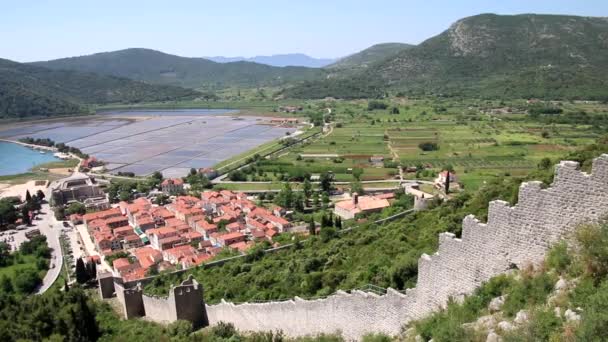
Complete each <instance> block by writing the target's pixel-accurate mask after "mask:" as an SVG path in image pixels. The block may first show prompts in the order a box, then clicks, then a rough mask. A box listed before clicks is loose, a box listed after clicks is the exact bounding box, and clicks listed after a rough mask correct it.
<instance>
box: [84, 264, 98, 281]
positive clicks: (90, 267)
mask: <svg viewBox="0 0 608 342" xmlns="http://www.w3.org/2000/svg"><path fill="white" fill-rule="evenodd" d="M86 266H87V267H86V268H87V274H88V276H89V279H97V264H96V263H95V261H92V260H91V261H89V262H87V265H86Z"/></svg>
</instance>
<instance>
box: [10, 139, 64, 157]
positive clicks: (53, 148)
mask: <svg viewBox="0 0 608 342" xmlns="http://www.w3.org/2000/svg"><path fill="white" fill-rule="evenodd" d="M0 141H1V142H7V143H13V144H17V145H21V146H23V147H29V148H31V149H33V150H46V151H53V152H57V147H51V146H42V145H35V144H28V143H24V142H21V141H18V140H9V139H3V138H0ZM55 158H57V157H55ZM57 159H61V158H57Z"/></svg>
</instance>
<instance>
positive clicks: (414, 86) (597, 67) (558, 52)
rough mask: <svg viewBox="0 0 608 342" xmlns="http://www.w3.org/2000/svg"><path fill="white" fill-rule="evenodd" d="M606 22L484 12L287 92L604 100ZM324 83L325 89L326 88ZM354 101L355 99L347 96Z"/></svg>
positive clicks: (301, 94)
mask: <svg viewBox="0 0 608 342" xmlns="http://www.w3.org/2000/svg"><path fill="white" fill-rule="evenodd" d="M606 76H608V19H606V18H592V17H576V16H561V15H536V14H523V15H513V16H501V15H495V14H482V15H477V16H473V17H468V18H464V19H461V20H459V21H457V22H456V23H454V24H453V25H452V26H450V28H448V29H447V30H446V31H444V32H443V33H441V34H439V35H437V36H435V37H432V38H430V39H428V40H426V41H424V42H423V43H422V44H420V45H418V46H415V47H412V48H410V49H406V50H403V51H401V52H399V53H397V54H396V55H394V56H392V57H390V58H387V59H385V60H383V61H381V62H379V63H377V64H374V65H372V66H370V67H369V68H367V69H365V70H363V71H361V72H359V73H358V74H357V75H355V76H352V77H351V76H350V75H348V74H344V75H340V74H338V75H337V77H336V79H333V80H331V81H330V82H328V81H318V82H316V84H311V83H308V84H305V85H303V86H298V87H294V88H292V89H289V90H287V91H286V92H285V95H286V96H292V97H308V96H307V95H308V93H309V92H308V91H307V90H310V89H326V91H325V93H323V94H319V93H318V91H317V93H313V94H312V95H315V97H325V96H335V97H337V95H342V94H343V93H345V91H344V89H348V88H357V89H358V90H359V91H358V92H354V93H355V94H356V93H363V94H365V95H367V96H370V97H373V96H379V95H382V94H384V92H385V91H387V90H390V91H394V92H395V93H398V92H402V93H404V94H441V95H465V96H480V97H509V98H513V97H524V98H527V97H539V98H570V99H575V98H585V99H597V98H602V99H603V98H608V87H607V85H608V81H607V78H606ZM323 83H325V84H323ZM351 97H354V96H351Z"/></svg>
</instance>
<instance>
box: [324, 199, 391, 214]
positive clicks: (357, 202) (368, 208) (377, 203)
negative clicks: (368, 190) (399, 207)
mask: <svg viewBox="0 0 608 342" xmlns="http://www.w3.org/2000/svg"><path fill="white" fill-rule="evenodd" d="M390 205H391V204H390V203H389V202H388V200H387V199H386V198H378V197H376V196H359V195H358V194H357V193H353V195H352V199H350V200H346V201H341V202H338V203H336V204H335V206H334V213H335V214H336V215H338V216H340V217H341V218H343V219H345V220H348V219H352V218H355V215H357V214H359V213H371V212H378V211H381V210H382V209H384V208H388V207H389V206H390Z"/></svg>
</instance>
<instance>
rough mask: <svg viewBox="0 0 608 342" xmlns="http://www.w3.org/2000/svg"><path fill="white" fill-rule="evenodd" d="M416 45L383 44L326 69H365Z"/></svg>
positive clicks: (339, 61)
mask: <svg viewBox="0 0 608 342" xmlns="http://www.w3.org/2000/svg"><path fill="white" fill-rule="evenodd" d="M413 46H414V45H410V44H404V43H382V44H376V45H373V46H370V47H369V48H367V49H365V50H362V51H359V52H357V53H354V54H352V55H350V56H346V57H344V58H341V59H340V60H338V61H337V62H335V63H332V64H330V65H328V66H326V67H325V68H327V69H363V68H367V67H369V66H370V65H371V64H374V63H378V62H380V61H382V60H384V59H386V58H388V57H391V56H393V55H396V54H397V53H399V52H401V51H404V50H406V49H409V48H411V47H413Z"/></svg>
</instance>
